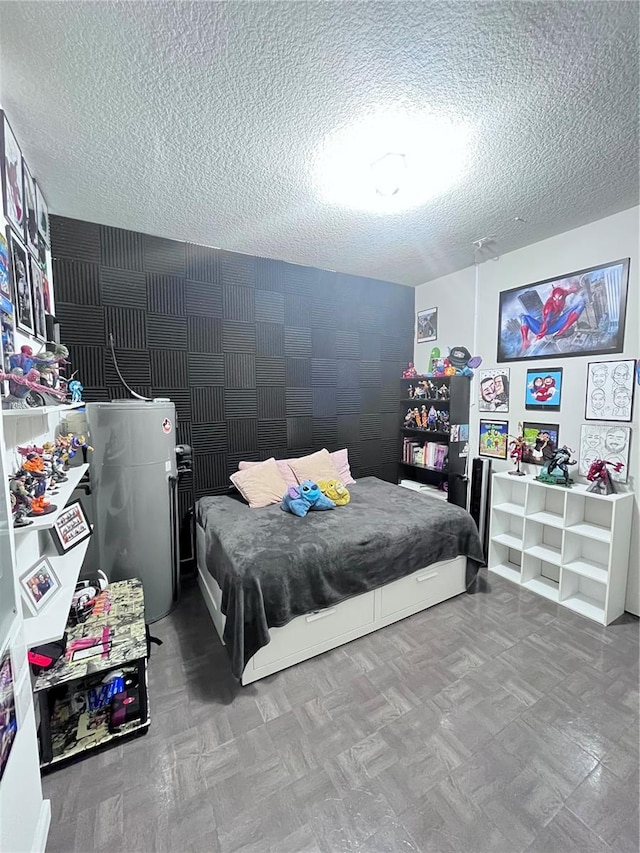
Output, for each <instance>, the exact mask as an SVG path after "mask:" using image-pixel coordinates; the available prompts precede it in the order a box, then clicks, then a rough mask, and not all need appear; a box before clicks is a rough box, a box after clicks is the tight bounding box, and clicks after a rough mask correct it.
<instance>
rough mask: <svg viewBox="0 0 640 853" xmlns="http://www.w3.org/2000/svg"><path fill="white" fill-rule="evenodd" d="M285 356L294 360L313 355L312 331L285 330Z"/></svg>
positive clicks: (289, 328)
mask: <svg viewBox="0 0 640 853" xmlns="http://www.w3.org/2000/svg"><path fill="white" fill-rule="evenodd" d="M284 354H285V355H287V356H291V357H292V358H304V357H305V356H310V355H311V329H294V328H291V327H289V326H285V328H284Z"/></svg>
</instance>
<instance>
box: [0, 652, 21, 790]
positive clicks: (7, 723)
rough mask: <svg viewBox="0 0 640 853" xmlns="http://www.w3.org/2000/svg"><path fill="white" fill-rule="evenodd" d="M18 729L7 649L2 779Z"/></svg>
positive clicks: (1, 686) (0, 715) (0, 684)
mask: <svg viewBox="0 0 640 853" xmlns="http://www.w3.org/2000/svg"><path fill="white" fill-rule="evenodd" d="M17 731H18V720H17V717H16V697H15V693H14V689H13V670H12V668H11V654H10V652H9V650H8V649H7V651H5V652H3V653H2V657H0V780H1V779H2V776H3V775H4V768H5V767H6V766H7V761H8V760H9V754H10V753H11V747H12V746H13V742H14V740H15V738H16V733H17Z"/></svg>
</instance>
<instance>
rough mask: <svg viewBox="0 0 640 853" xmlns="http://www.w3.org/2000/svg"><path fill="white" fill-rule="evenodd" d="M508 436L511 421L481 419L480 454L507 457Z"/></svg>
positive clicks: (500, 457)
mask: <svg viewBox="0 0 640 853" xmlns="http://www.w3.org/2000/svg"><path fill="white" fill-rule="evenodd" d="M508 437H509V421H480V442H479V450H478V453H479V455H480V456H488V457H490V458H491V459H506V458H507V439H508Z"/></svg>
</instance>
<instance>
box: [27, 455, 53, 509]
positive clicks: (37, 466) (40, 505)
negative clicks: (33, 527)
mask: <svg viewBox="0 0 640 853" xmlns="http://www.w3.org/2000/svg"><path fill="white" fill-rule="evenodd" d="M21 471H25V472H26V473H27V474H28V475H29V477H30V480H31V482H30V483H29V480H27V490H29V485H30V486H31V491H32V500H31V512H30V513H29V514H30V515H47V514H48V513H50V512H53V511H54V510H55V509H56V507H55V506H53V505H52V504H51V502H50V501H48V500H46V498H45V492H46V491H47V485H48V482H49V478H48V477H47V475H46V474H45V470H44V459H42V457H41V456H38V455H36V454H35V453H30V454H29V456H28V457H27V458H26V459H25V461H24V462H23V463H22V469H21Z"/></svg>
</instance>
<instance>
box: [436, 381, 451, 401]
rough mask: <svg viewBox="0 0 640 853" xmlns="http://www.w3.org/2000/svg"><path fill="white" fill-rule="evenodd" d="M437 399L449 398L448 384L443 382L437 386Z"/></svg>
mask: <svg viewBox="0 0 640 853" xmlns="http://www.w3.org/2000/svg"><path fill="white" fill-rule="evenodd" d="M438 399H439V400H448V399H449V386H448V385H445V384H444V382H443V383H442V385H441V386H440V387H439V388H438Z"/></svg>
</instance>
